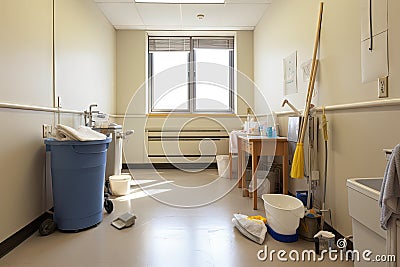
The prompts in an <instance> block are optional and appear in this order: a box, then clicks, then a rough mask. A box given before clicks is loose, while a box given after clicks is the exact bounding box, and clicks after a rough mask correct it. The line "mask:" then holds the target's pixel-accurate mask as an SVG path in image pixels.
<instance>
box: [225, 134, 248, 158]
mask: <svg viewBox="0 0 400 267" xmlns="http://www.w3.org/2000/svg"><path fill="white" fill-rule="evenodd" d="M240 135H246V131H243V130H235V131H231V132H230V133H229V153H231V154H237V153H238V141H237V139H238V136H240Z"/></svg>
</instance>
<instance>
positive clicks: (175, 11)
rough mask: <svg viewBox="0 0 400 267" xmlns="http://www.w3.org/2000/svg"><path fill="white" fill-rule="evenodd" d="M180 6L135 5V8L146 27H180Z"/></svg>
mask: <svg viewBox="0 0 400 267" xmlns="http://www.w3.org/2000/svg"><path fill="white" fill-rule="evenodd" d="M180 6H181V5H176V4H136V8H137V10H138V12H139V14H140V16H141V18H142V20H143V23H144V24H145V25H147V26H155V25H161V26H162V25H165V26H171V25H174V26H181V9H180Z"/></svg>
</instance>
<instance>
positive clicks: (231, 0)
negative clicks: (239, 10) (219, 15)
mask: <svg viewBox="0 0 400 267" xmlns="http://www.w3.org/2000/svg"><path fill="white" fill-rule="evenodd" d="M271 3H272V0H225V4H271Z"/></svg>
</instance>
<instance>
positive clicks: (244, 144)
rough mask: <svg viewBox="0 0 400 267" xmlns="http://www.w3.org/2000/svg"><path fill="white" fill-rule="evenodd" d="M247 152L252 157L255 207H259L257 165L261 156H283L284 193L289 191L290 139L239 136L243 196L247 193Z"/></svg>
mask: <svg viewBox="0 0 400 267" xmlns="http://www.w3.org/2000/svg"><path fill="white" fill-rule="evenodd" d="M246 153H249V154H250V155H251V157H252V161H251V169H252V181H253V188H254V190H253V209H255V210H256V209H257V186H258V185H257V175H256V171H257V166H258V161H259V158H260V156H281V157H282V161H283V162H282V163H283V164H282V165H283V166H282V169H283V170H282V179H283V181H282V184H283V188H282V189H283V190H282V191H283V194H287V193H288V177H289V176H288V168H289V157H288V141H287V138H286V137H277V138H269V137H266V136H258V135H254V136H252V135H247V136H238V176H239V177H240V180H239V187H241V188H242V190H243V191H242V192H243V196H245V195H247V194H246V193H247V192H248V191H247V190H248V189H247V188H246V171H245V170H246V165H247V163H246V164H245V158H246Z"/></svg>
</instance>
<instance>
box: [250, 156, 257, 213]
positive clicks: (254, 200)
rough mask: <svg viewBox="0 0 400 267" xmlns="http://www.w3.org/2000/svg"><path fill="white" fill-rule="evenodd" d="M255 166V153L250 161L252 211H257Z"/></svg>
mask: <svg viewBox="0 0 400 267" xmlns="http://www.w3.org/2000/svg"><path fill="white" fill-rule="evenodd" d="M257 165H258V156H257V155H255V153H254V152H253V153H252V160H251V170H252V180H253V209H254V210H256V209H257V187H258V185H257V182H258V181H257Z"/></svg>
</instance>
